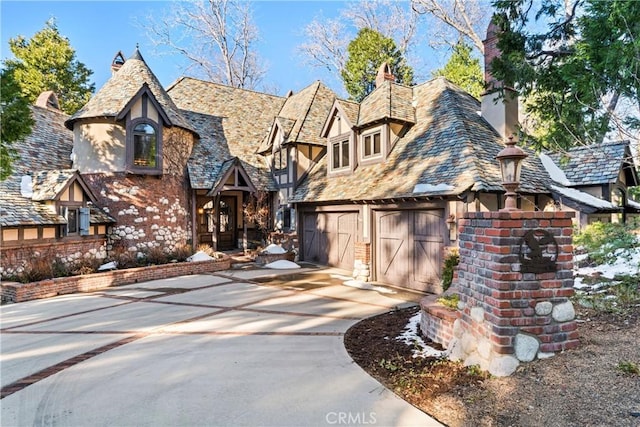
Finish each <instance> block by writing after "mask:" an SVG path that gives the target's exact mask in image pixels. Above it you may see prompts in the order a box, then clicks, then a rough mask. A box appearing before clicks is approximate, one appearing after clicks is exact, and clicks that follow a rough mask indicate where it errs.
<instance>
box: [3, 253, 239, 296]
mask: <svg viewBox="0 0 640 427" xmlns="http://www.w3.org/2000/svg"><path fill="white" fill-rule="evenodd" d="M230 268H231V258H230V257H224V258H223V259H221V260H214V261H198V262H181V263H173V264H163V265H152V266H148V267H138V268H129V269H126V270H114V271H108V272H103V273H94V274H86V275H82V276H72V277H58V278H55V279H48V280H41V281H39V282H31V283H15V282H4V283H1V284H0V288H2V302H23V301H30V300H34V299H40V298H49V297H54V296H56V295H64V294H71V293H76V292H91V291H96V290H99V289H104V288H108V287H112V286H121V285H128V284H131V283H138V282H144V281H148V280H158V279H166V278H170V277H176V276H184V275H190V274H206V273H213V272H215V271H222V270H228V269H230Z"/></svg>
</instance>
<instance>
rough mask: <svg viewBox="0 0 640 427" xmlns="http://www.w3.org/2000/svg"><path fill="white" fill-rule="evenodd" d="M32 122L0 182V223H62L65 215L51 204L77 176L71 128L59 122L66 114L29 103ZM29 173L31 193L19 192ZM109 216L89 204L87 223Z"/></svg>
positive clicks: (16, 146) (107, 218)
mask: <svg viewBox="0 0 640 427" xmlns="http://www.w3.org/2000/svg"><path fill="white" fill-rule="evenodd" d="M31 112H32V117H33V119H34V124H33V127H32V131H31V134H30V135H29V136H27V137H26V138H25V139H24V140H23V141H21V142H20V143H16V144H14V147H15V149H16V151H17V154H18V159H17V160H16V162H15V163H14V164H13V174H12V175H11V176H10V177H8V178H7V179H6V180H4V181H2V182H0V225H1V226H3V227H8V226H19V225H56V224H66V222H67V221H66V219H65V218H64V217H63V216H61V215H59V214H58V213H57V212H55V208H54V206H53V205H51V204H47V203H43V202H44V201H51V200H55V199H56V198H57V197H58V196H59V194H60V191H61V190H62V189H63V188H65V187H66V186H67V185H68V184H69V182H70V180H72V179H81V178H79V174H78V173H77V171H75V170H72V169H69V168H70V167H71V159H70V156H71V151H72V149H73V132H71V131H70V130H68V129H67V128H65V127H64V125H63V123H64V121H65V119H67V118H68V117H69V116H67V115H66V114H64V113H63V112H62V111H59V110H56V109H51V108H42V107H38V106H32V107H31ZM25 175H28V176H31V177H32V183H33V195H32V196H31V197H26V196H23V195H22V191H21V181H22V177H23V176H25ZM113 221H114V220H113V218H111V217H110V216H109V215H107V214H105V213H104V212H102V211H101V210H99V209H97V208H95V207H93V208H92V210H91V223H108V222H113Z"/></svg>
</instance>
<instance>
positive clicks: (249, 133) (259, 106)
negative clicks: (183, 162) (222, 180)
mask: <svg viewBox="0 0 640 427" xmlns="http://www.w3.org/2000/svg"><path fill="white" fill-rule="evenodd" d="M167 92H168V93H169V94H170V95H171V97H172V98H173V100H174V101H175V103H176V105H177V106H178V107H179V108H180V109H181V112H182V114H183V115H184V116H185V117H186V118H187V120H189V123H190V124H191V126H193V128H194V129H196V130H197V132H198V134H199V135H200V140H199V141H198V142H197V143H196V144H195V146H194V148H193V152H192V154H191V158H190V159H189V162H188V165H187V166H188V170H189V178H190V180H191V186H192V187H193V188H195V189H206V190H210V189H211V188H212V187H213V185H214V183H215V182H216V181H217V180H218V175H219V174H220V173H222V172H224V171H223V170H222V165H223V163H224V162H225V161H227V160H230V159H232V158H234V157H238V158H239V159H240V161H241V162H242V166H243V168H244V169H245V171H246V172H247V174H248V175H249V178H250V179H251V181H252V183H253V185H254V186H255V187H256V188H257V189H259V190H269V191H276V190H277V188H276V184H275V182H274V181H273V177H272V175H271V171H270V169H269V166H268V165H267V163H266V161H265V159H264V157H263V156H261V155H259V154H257V153H256V152H257V150H258V147H259V146H260V143H261V142H262V141H263V140H264V138H265V136H266V134H267V133H268V131H269V129H270V127H271V125H272V124H273V120H274V118H275V116H276V115H277V114H278V112H279V111H280V109H281V108H282V105H283V104H284V101H285V98H282V97H279V96H274V95H267V94H263V93H259V92H253V91H250V90H245V89H238V88H234V87H229V86H224V85H221V84H218V83H211V82H205V81H202V80H197V79H193V78H189V77H183V78H181V79H179V80H178V81H177V82H176V83H174V84H173V85H171V86H170V87H169V89H168V90H167Z"/></svg>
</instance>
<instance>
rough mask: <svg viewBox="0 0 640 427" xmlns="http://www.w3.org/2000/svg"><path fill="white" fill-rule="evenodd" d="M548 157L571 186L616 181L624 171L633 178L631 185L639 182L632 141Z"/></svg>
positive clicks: (572, 149) (579, 148)
mask: <svg viewBox="0 0 640 427" xmlns="http://www.w3.org/2000/svg"><path fill="white" fill-rule="evenodd" d="M549 157H551V159H552V160H553V161H554V163H555V164H556V165H558V166H559V167H560V169H561V170H562V171H563V172H564V173H565V176H566V177H567V180H568V181H569V182H570V183H571V185H572V186H582V185H600V184H610V183H615V182H616V181H617V180H618V176H619V175H620V172H621V171H622V170H624V171H625V173H627V179H628V180H630V181H631V183H628V185H629V186H633V185H638V183H639V182H638V173H637V171H636V168H635V164H634V161H633V157H632V155H631V150H630V148H629V141H617V142H609V143H604V144H598V145H589V146H583V147H573V148H571V149H569V150H568V151H567V152H566V153H553V154H550V155H549Z"/></svg>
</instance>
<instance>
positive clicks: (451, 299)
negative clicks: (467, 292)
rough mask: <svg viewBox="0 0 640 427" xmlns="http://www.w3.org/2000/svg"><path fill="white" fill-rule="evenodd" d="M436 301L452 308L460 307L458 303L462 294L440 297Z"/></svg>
mask: <svg viewBox="0 0 640 427" xmlns="http://www.w3.org/2000/svg"><path fill="white" fill-rule="evenodd" d="M436 301H437V302H439V303H440V304H442V305H444V306H445V307H447V308H451V309H454V310H455V309H457V308H458V303H459V302H460V295H458V294H451V295H447V296H444V297H440V298H438V299H437V300H436Z"/></svg>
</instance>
